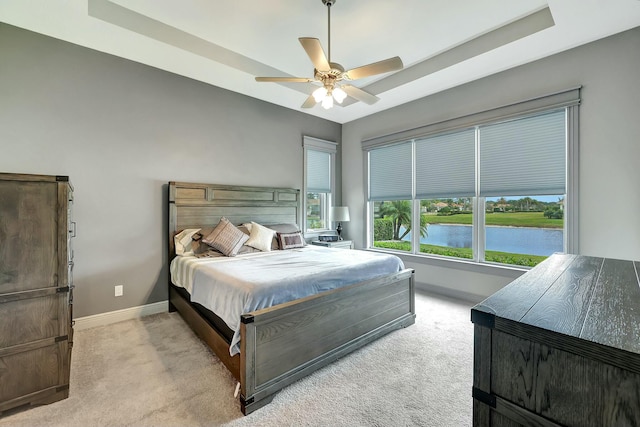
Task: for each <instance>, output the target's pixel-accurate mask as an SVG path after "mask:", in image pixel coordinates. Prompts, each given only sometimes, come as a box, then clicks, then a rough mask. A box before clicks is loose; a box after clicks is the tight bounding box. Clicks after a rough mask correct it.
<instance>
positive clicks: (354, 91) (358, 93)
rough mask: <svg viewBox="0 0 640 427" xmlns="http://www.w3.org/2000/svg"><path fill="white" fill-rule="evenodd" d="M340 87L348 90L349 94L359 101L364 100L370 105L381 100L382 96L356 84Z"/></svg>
mask: <svg viewBox="0 0 640 427" xmlns="http://www.w3.org/2000/svg"><path fill="white" fill-rule="evenodd" d="M340 87H341V88H342V90H344V91H345V92H347V95H349V96H350V97H352V98H355V99H357V100H358V101H362V102H364V103H365V104H369V105H371V104H375V103H376V102H378V101H379V100H380V98H378V97H377V96H375V95H371V94H370V93H369V92H365V91H364V90H362V89H360V88H358V87H355V86H351V85H344V86H340Z"/></svg>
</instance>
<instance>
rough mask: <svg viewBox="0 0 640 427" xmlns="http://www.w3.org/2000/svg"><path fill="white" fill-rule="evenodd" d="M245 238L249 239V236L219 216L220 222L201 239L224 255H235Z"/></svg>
mask: <svg viewBox="0 0 640 427" xmlns="http://www.w3.org/2000/svg"><path fill="white" fill-rule="evenodd" d="M247 240H249V236H247V235H246V234H244V233H243V232H242V231H240V229H238V228H237V227H236V226H235V225H233V224H231V223H230V222H229V220H228V219H227V218H225V217H222V218H220V222H219V223H218V225H217V226H216V228H214V229H213V231H212V232H211V233H210V234H209V235H208V236H207V237H205V238H204V239H202V241H203V242H204V243H206V244H207V245H209V246H211V247H212V248H213V249H217V250H218V251H220V252H222V253H223V254H224V255H226V256H236V255H237V254H238V251H239V250H240V248H242V245H243V244H244V242H246V241H247Z"/></svg>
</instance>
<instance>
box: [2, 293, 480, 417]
mask: <svg viewBox="0 0 640 427" xmlns="http://www.w3.org/2000/svg"><path fill="white" fill-rule="evenodd" d="M471 306H472V304H471V303H466V302H461V301H456V300H453V299H448V298H444V297H440V296H435V295H430V294H425V293H421V292H418V293H417V295H416V312H417V319H416V324H415V325H412V326H410V327H408V328H405V329H402V330H399V331H395V332H392V333H391V334H389V335H387V336H385V337H383V338H381V339H379V340H378V341H376V342H374V343H372V344H370V345H368V346H366V347H365V348H362V349H360V350H358V351H356V352H355V353H352V354H351V355H349V356H347V357H344V358H342V359H340V360H338V361H337V362H335V363H333V364H331V365H329V366H327V367H325V368H323V369H321V370H319V371H317V372H316V373H314V374H312V375H311V376H309V377H306V378H304V379H302V380H300V381H298V382H296V383H294V384H292V385H291V386H289V387H287V388H285V389H284V390H282V391H280V392H279V393H278V394H277V395H276V396H275V398H274V400H273V402H272V403H270V404H269V405H267V406H265V407H264V408H262V409H259V410H258V411H256V412H254V413H252V414H250V415H249V416H247V417H243V416H242V414H241V412H240V404H239V402H238V399H234V397H233V392H234V388H235V385H236V383H235V381H234V379H233V377H232V376H231V374H230V373H229V372H228V371H227V370H226V368H225V367H224V366H223V365H222V363H220V361H219V360H218V359H217V357H216V356H215V355H213V354H212V353H211V352H210V351H209V349H208V348H207V347H206V346H205V345H204V344H202V343H201V342H200V341H199V340H198V339H197V338H196V337H195V336H194V335H193V333H192V332H191V330H190V329H189V328H188V326H187V325H186V324H185V323H184V322H183V321H182V319H181V318H180V317H179V315H178V314H177V313H171V314H169V313H164V314H158V315H154V316H149V317H145V318H143V319H140V320H130V321H126V322H121V323H117V324H114V325H110V326H103V327H97V328H93V329H87V330H83V331H79V332H77V333H76V334H75V337H74V341H75V343H74V348H73V355H72V367H71V385H70V387H71V388H70V397H69V398H68V399H65V400H63V401H59V402H56V403H53V404H51V405H45V406H40V407H35V408H31V409H28V410H23V411H13V412H10V413H8V414H6V415H5V416H3V417H2V418H0V426H30V427H31V426H82V427H84V426H222V425H223V426H437V427H446V426H452V427H453V426H455V427H460V426H469V425H471V405H472V400H471V384H472V364H473V325H472V323H471V322H470V320H469V319H470V308H471Z"/></svg>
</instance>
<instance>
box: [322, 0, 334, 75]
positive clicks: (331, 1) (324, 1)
mask: <svg viewBox="0 0 640 427" xmlns="http://www.w3.org/2000/svg"><path fill="white" fill-rule="evenodd" d="M336 1H337V0H322V4H324V5H326V6H327V23H328V24H327V39H328V40H327V41H328V44H327V61H328V62H329V64H331V6H333V5H334V4H335V3H336Z"/></svg>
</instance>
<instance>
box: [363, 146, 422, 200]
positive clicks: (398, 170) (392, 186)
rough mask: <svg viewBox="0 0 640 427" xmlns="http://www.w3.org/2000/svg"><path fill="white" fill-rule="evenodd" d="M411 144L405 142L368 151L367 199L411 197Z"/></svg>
mask: <svg viewBox="0 0 640 427" xmlns="http://www.w3.org/2000/svg"><path fill="white" fill-rule="evenodd" d="M411 160H412V144H411V142H405V143H402V144H396V145H391V146H388V147H381V148H376V149H373V150H371V151H370V152H369V177H370V180H369V200H407V199H411V198H412V174H413V171H412V168H411V163H412V161H411Z"/></svg>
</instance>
